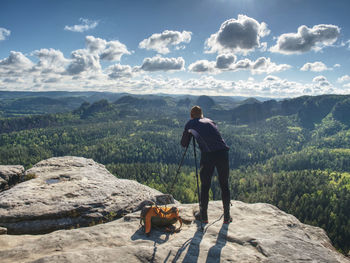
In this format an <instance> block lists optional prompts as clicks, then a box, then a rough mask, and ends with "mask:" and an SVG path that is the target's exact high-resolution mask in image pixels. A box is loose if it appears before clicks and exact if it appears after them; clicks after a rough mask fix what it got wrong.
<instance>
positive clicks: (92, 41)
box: [66, 36, 131, 75]
mask: <svg viewBox="0 0 350 263" xmlns="http://www.w3.org/2000/svg"><path fill="white" fill-rule="evenodd" d="M85 43H86V49H78V50H75V51H73V52H72V54H71V60H70V61H71V63H70V64H69V65H68V67H67V70H66V73H67V74H68V75H77V74H81V73H83V72H86V73H89V74H91V73H93V71H96V72H95V73H96V74H99V73H98V72H99V71H101V69H102V67H101V64H100V60H106V61H120V59H121V57H122V56H123V55H125V54H131V53H130V52H129V51H128V49H127V47H126V46H125V45H124V44H122V43H120V42H119V41H117V40H115V41H106V40H104V39H101V38H96V37H93V36H86V37H85Z"/></svg>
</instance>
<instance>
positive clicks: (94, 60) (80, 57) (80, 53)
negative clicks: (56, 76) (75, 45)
mask: <svg viewBox="0 0 350 263" xmlns="http://www.w3.org/2000/svg"><path fill="white" fill-rule="evenodd" d="M71 57H72V59H71V63H70V64H69V66H68V68H67V73H68V74H69V75H76V74H80V73H82V72H85V71H90V72H91V71H99V70H101V65H100V60H99V56H97V55H94V54H91V53H89V52H88V50H86V49H78V50H75V51H73V52H72V54H71Z"/></svg>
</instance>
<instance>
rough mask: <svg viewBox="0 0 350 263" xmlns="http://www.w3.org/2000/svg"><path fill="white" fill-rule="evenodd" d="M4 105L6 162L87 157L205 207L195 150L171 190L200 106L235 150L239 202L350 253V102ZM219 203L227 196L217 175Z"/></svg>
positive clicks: (11, 99)
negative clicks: (292, 221) (279, 215)
mask: <svg viewBox="0 0 350 263" xmlns="http://www.w3.org/2000/svg"><path fill="white" fill-rule="evenodd" d="M64 96H66V97H64ZM67 96H69V97H67ZM0 103H1V104H0V164H21V165H24V166H25V167H26V168H30V167H31V166H32V165H34V164H35V163H37V162H39V161H41V160H43V159H47V158H50V157H53V156H64V155H73V156H83V157H87V158H92V159H94V160H95V161H96V162H99V163H102V164H104V165H106V168H107V169H108V170H109V171H111V172H112V173H113V174H114V175H115V176H117V177H120V178H127V179H133V180H137V181H138V182H140V183H143V184H146V185H148V186H150V187H153V188H156V189H158V190H160V191H162V192H164V193H171V194H173V196H174V197H175V198H176V199H177V200H179V201H181V202H184V203H187V202H197V196H196V178H195V168H194V157H193V149H192V148H191V147H190V148H189V150H188V152H187V154H186V156H185V160H184V165H183V167H182V169H181V172H180V174H179V176H178V180H177V181H176V182H175V185H174V188H173V189H171V185H172V183H173V181H174V178H175V173H176V170H177V167H178V163H179V161H180V159H181V156H182V154H183V151H184V149H183V148H182V147H181V146H180V143H179V142H180V138H181V135H182V132H183V127H184V125H185V123H186V121H187V120H188V118H189V110H190V108H191V106H192V105H196V104H198V105H200V106H201V107H202V108H203V111H204V115H205V116H206V117H208V118H211V119H213V120H214V121H215V122H216V123H217V125H218V127H219V130H220V132H221V133H222V135H223V137H224V139H225V141H226V143H227V144H228V145H229V146H230V152H229V158H230V168H231V172H230V188H231V198H232V199H235V200H241V201H244V202H267V203H270V204H273V205H276V206H277V207H278V208H280V209H282V210H283V211H285V212H287V213H290V214H293V215H294V216H296V217H297V218H298V219H299V220H301V221H302V222H304V223H307V224H311V225H314V226H319V227H322V228H323V229H325V230H326V232H327V233H328V235H329V237H330V238H331V240H332V242H333V244H334V246H335V247H336V248H337V249H338V250H339V251H341V252H343V253H348V251H349V249H350V127H349V125H350V115H349V112H350V96H345V95H344V96H340V95H322V96H316V97H310V96H305V97H299V98H294V99H285V100H264V101H260V100H256V99H243V98H228V97H213V98H211V97H207V96H200V97H195V96H165V95H159V96H156V95H152V96H151V95H144V96H141V95H140V96H136V95H128V94H112V93H111V94H98V93H93V94H90V93H79V94H68V95H67V94H30V93H28V94H11V93H2V94H1V97H0ZM198 155H200V154H199V152H198ZM210 198H211V199H213V200H215V199H220V198H221V195H220V187H219V184H218V181H217V179H216V177H215V176H214V177H213V182H212V189H211V193H210Z"/></svg>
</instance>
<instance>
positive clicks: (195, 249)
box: [172, 221, 205, 262]
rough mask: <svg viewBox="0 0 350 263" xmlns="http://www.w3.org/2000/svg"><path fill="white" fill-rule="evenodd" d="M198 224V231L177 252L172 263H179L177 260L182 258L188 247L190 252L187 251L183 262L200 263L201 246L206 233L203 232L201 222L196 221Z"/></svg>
mask: <svg viewBox="0 0 350 263" xmlns="http://www.w3.org/2000/svg"><path fill="white" fill-rule="evenodd" d="M196 224H197V231H196V232H195V233H194V236H193V237H192V238H190V239H188V240H186V241H185V242H184V243H183V244H182V246H181V247H180V248H179V250H178V251H177V253H176V255H175V257H174V259H173V261H172V262H177V260H178V259H179V258H180V256H181V254H182V252H184V251H185V250H186V248H187V247H188V250H187V253H186V255H185V257H184V259H183V261H182V262H197V261H198V257H199V249H200V244H201V242H202V239H203V236H204V234H205V231H203V230H202V229H201V227H200V222H199V221H196Z"/></svg>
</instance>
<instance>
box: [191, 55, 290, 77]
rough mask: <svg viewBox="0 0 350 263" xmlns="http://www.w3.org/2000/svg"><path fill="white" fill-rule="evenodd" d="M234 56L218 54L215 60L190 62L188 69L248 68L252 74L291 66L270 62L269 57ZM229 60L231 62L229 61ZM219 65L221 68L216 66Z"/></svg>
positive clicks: (219, 69)
mask: <svg viewBox="0 0 350 263" xmlns="http://www.w3.org/2000/svg"><path fill="white" fill-rule="evenodd" d="M234 59H235V58H232V57H230V56H222V55H219V56H218V57H217V61H216V62H213V61H208V60H199V61H196V62H194V63H192V64H191V65H190V66H189V67H188V69H189V70H190V71H192V72H196V73H213V74H217V73H220V72H221V71H238V70H250V72H251V73H252V74H262V73H267V74H270V73H273V72H280V71H285V70H287V69H290V68H291V66H290V65H287V64H276V63H274V62H271V59H270V58H265V57H260V58H258V59H257V60H256V61H251V60H250V59H247V58H245V59H242V60H239V61H237V62H231V61H234ZM230 62H231V63H230ZM218 65H219V66H221V67H222V68H220V67H218Z"/></svg>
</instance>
